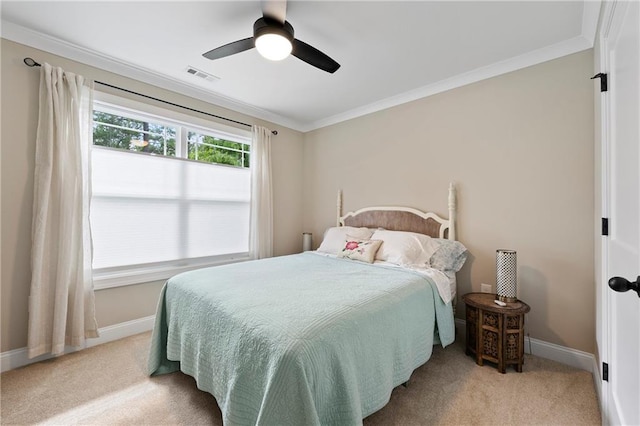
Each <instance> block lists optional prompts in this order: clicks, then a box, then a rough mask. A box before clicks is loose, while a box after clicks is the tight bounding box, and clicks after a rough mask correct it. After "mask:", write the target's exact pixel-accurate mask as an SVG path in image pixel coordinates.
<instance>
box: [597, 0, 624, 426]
mask: <svg viewBox="0 0 640 426" xmlns="http://www.w3.org/2000/svg"><path fill="white" fill-rule="evenodd" d="M627 7H628V4H627V3H626V2H623V1H620V2H619V1H617V0H614V1H606V2H603V5H602V10H601V16H600V23H599V29H598V39H597V43H598V45H597V48H598V54H597V55H595V57H594V59H595V66H596V70H597V72H602V73H606V74H609V75H610V71H611V68H610V64H609V45H608V42H609V40H610V39H611V38H612V37H615V36H616V35H617V34H616V31H617V30H618V29H619V28H620V23H621V20H622V19H623V18H624V15H625V12H626V9H627ZM616 12H617V13H616ZM599 100H600V102H599V105H600V114H599V115H598V116H596V120H599V124H600V129H599V130H600V132H599V139H600V144H599V145H600V146H599V148H600V150H599V153H600V162H599V164H596V169H598V168H599V170H600V176H599V182H596V184H597V185H599V189H600V200H599V201H600V215H601V217H603V218H608V217H609V216H610V203H609V200H610V196H611V188H610V185H611V180H610V168H609V161H610V154H611V153H610V149H611V123H612V114H613V113H614V112H613V111H612V109H611V99H610V95H609V92H600V93H599ZM596 148H598V147H596ZM596 179H598V177H596ZM598 219H599V218H598ZM598 222H599V221H598ZM608 238H609V237H608V236H603V235H601V237H600V241H599V254H600V256H599V259H597V258H596V344H597V350H598V355H599V356H598V358H599V361H600V363H599V365H598V366H597V367H598V368H597V371H599V375H598V377H597V382H596V389H597V390H598V391H599V396H600V412H601V416H602V424H603V425H610V424H614V425H617V424H620V416H619V414H618V412H617V408H616V406H615V404H614V403H613V402H612V401H611V388H610V386H609V383H608V382H607V381H605V380H603V379H602V366H603V363H607V364H608V363H609V360H610V359H612V358H613V355H615V354H614V353H613V351H614V350H615V348H613V346H612V337H611V336H612V329H611V327H612V321H611V320H610V314H611V311H610V303H611V291H610V290H609V286H608V280H609V276H610V274H609V267H608V259H609V247H608ZM596 253H597V252H596ZM598 272H599V273H598ZM598 337H599V339H598ZM594 378H595V377H594Z"/></svg>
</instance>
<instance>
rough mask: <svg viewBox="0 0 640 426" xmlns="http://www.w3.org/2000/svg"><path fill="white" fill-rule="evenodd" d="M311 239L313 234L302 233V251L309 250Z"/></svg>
mask: <svg viewBox="0 0 640 426" xmlns="http://www.w3.org/2000/svg"><path fill="white" fill-rule="evenodd" d="M312 239H313V234H312V233H311V232H303V233H302V251H309V250H311V243H312Z"/></svg>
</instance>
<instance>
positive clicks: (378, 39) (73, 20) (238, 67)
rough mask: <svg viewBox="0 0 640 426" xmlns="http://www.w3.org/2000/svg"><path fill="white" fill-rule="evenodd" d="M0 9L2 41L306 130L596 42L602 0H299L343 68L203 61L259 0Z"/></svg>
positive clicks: (249, 57)
mask: <svg viewBox="0 0 640 426" xmlns="http://www.w3.org/2000/svg"><path fill="white" fill-rule="evenodd" d="M1 7H2V9H1V13H2V36H3V37H4V38H8V39H11V40H14V41H17V42H21V43H24V44H28V45H31V46H33V47H37V48H40V49H44V50H48V51H50V52H52V53H56V54H59V55H62V56H66V57H69V58H71V59H76V60H80V61H81V62H85V63H88V64H90V65H95V66H99V67H101V68H103V69H107V70H109V71H114V72H119V73H120V74H122V75H126V76H129V77H132V78H137V79H141V80H143V81H146V82H149V83H151V84H158V85H162V86H163V87H167V88H170V89H172V90H176V91H180V92H183V93H185V94H188V95H190V96H195V97H197V98H200V99H204V100H207V101H210V102H213V103H216V104H218V105H221V106H225V107H229V108H232V109H235V110H237V111H240V112H244V113H249V114H251V115H254V116H256V117H259V118H263V119H267V120H270V121H273V122H275V123H277V124H281V125H285V126H288V127H292V128H294V129H297V130H301V131H307V130H311V129H314V128H318V127H322V126H324V125H328V124H333V123H336V122H339V121H342V120H345V119H348V118H352V117H356V116H359V115H362V114H365V113H368V112H372V111H375V110H379V109H382V108H385V107H389V106H393V105H397V104H399V103H403V102H406V101H409V100H413V99H417V98H420V97H423V96H427V95H429V94H433V93H437V92H440V91H443V90H447V89H450V88H452V87H456V86H459V85H462V84H466V83H470V82H473V81H477V80H480V79H482V78H487V77H491V76H494V75H498V74H501V73H504V72H508V71H512V70H515V69H518V68H521V67H524V66H528V65H532V64H535V63H539V62H542V61H545V60H549V59H554V58H556V57H560V56H564V55H566V54H570V53H574V52H577V51H580V50H584V49H587V48H589V47H592V46H593V37H594V34H595V28H596V23H597V18H598V11H599V8H600V4H599V2H592V1H587V2H583V1H568V2H560V1H532V2H524V1H502V2H484V1H472V2H431V1H410V2H399V1H352V2H345V1H338V2H333V1H289V3H288V8H287V20H288V21H289V22H290V23H291V24H292V25H293V27H294V29H295V36H296V38H299V39H300V40H302V41H304V42H306V43H308V44H311V45H312V46H314V47H316V48H317V49H319V50H321V51H323V52H324V53H326V54H327V55H329V56H330V57H332V58H333V59H335V60H336V61H337V62H339V63H340V64H341V68H340V69H339V70H338V71H337V72H336V73H335V74H328V73H326V72H324V71H320V70H318V69H316V68H314V67H312V66H310V65H308V64H306V63H304V62H302V61H300V60H298V59H297V58H295V57H289V58H287V59H285V60H284V61H280V62H270V61H268V60H266V59H263V58H262V57H261V56H260V55H259V54H258V53H257V51H256V50H255V49H252V50H249V51H246V52H243V53H240V54H237V55H233V56H230V57H227V58H223V59H219V60H215V61H210V60H208V59H205V58H203V57H202V53H204V52H206V51H208V50H210V49H213V48H215V47H218V46H220V45H223V44H226V43H229V42H232V41H235V40H238V39H241V38H246V37H250V36H252V26H253V22H254V21H255V20H256V19H257V18H259V17H260V16H261V7H260V2H259V1H233V2H222V1H213V2H168V1H163V2H149V1H146V2H113V1H109V2H95V1H73V2H57V1H45V2H29V1H2V5H1ZM34 59H35V60H36V61H37V60H38V58H34ZM187 66H192V67H195V68H197V69H199V70H202V71H205V72H208V73H211V74H213V75H215V76H217V77H219V78H220V79H219V80H217V81H215V82H208V81H205V80H202V79H199V78H197V77H194V76H192V75H190V74H188V73H186V71H185V69H186V67H187Z"/></svg>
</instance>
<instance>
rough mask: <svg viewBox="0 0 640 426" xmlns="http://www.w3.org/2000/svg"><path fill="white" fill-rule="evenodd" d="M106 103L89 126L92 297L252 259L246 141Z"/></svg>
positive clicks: (183, 119) (207, 125)
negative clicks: (116, 288)
mask: <svg viewBox="0 0 640 426" xmlns="http://www.w3.org/2000/svg"><path fill="white" fill-rule="evenodd" d="M109 99H111V102H110V103H109V102H105V101H102V100H97V101H95V103H94V116H93V118H94V124H93V143H94V146H93V149H92V153H91V161H92V164H91V167H92V171H91V173H92V194H93V195H92V199H91V216H90V220H91V231H92V236H93V247H94V254H93V268H94V280H95V282H96V288H105V287H111V286H116V285H126V284H133V283H139V282H145V281H152V280H159V279H166V278H168V277H169V276H171V275H173V274H175V273H178V272H181V271H183V270H188V269H193V268H196V267H201V266H206V265H213V264H219V263H228V262H232V261H237V260H242V259H248V251H249V202H250V196H251V195H250V194H251V192H250V191H251V189H250V185H251V176H250V169H249V167H250V157H249V151H250V137H249V132H245V131H242V130H237V129H233V128H222V126H220V125H219V124H213V123H211V122H206V121H204V120H203V121H200V120H198V119H196V118H194V117H189V116H184V115H182V114H177V113H174V112H170V111H165V110H158V109H153V110H152V109H151V108H150V107H149V106H145V105H144V104H137V103H136V104H135V107H136V108H137V109H136V108H131V107H130V106H131V105H132V103H131V102H130V101H126V104H125V103H124V102H125V101H122V103H121V104H116V103H115V102H113V99H112V98H109ZM116 100H117V98H116ZM150 111H152V112H150ZM213 126H215V127H213Z"/></svg>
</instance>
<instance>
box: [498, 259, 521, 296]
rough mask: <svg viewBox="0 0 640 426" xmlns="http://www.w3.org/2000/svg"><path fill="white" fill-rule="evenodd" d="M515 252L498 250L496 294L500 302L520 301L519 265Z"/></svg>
mask: <svg viewBox="0 0 640 426" xmlns="http://www.w3.org/2000/svg"><path fill="white" fill-rule="evenodd" d="M517 263H518V262H517V254H516V252H515V251H514V250H505V249H498V250H496V293H497V294H498V300H501V301H503V302H516V301H517V300H518V264H517Z"/></svg>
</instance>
